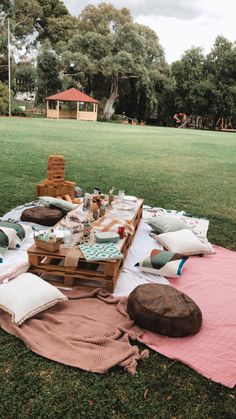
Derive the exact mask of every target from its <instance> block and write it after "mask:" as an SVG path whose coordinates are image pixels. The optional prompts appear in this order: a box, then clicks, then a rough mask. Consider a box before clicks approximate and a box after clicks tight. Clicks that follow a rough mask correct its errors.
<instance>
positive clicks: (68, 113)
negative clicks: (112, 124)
mask: <svg viewBox="0 0 236 419" xmlns="http://www.w3.org/2000/svg"><path fill="white" fill-rule="evenodd" d="M46 104H47V118H55V119H61V118H62V119H77V120H82V121H97V107H98V105H97V104H98V101H97V100H96V99H94V98H93V97H90V96H88V95H86V94H85V93H83V92H80V91H79V90H77V89H74V88H72V89H68V90H65V91H64V92H60V93H56V94H55V95H52V96H48V97H47V98H46Z"/></svg>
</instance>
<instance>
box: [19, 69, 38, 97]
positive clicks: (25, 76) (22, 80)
mask: <svg viewBox="0 0 236 419" xmlns="http://www.w3.org/2000/svg"><path fill="white" fill-rule="evenodd" d="M35 88H36V68H35V66H34V65H33V64H31V63H30V62H20V63H19V64H18V65H17V66H16V90H17V91H18V92H21V93H22V92H34V91H35Z"/></svg>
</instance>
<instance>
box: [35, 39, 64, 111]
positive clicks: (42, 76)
mask: <svg viewBox="0 0 236 419" xmlns="http://www.w3.org/2000/svg"><path fill="white" fill-rule="evenodd" d="M59 72H60V63H59V59H58V57H57V55H56V53H55V51H54V50H53V49H52V48H51V45H50V43H49V42H46V43H45V44H44V45H43V47H42V50H41V52H40V53H39V55H38V61H37V85H38V89H37V95H36V102H37V103H38V102H43V101H44V99H45V98H46V97H47V96H49V95H51V94H54V93H57V92H58V91H59V90H60V89H61V86H62V83H61V80H60V77H59Z"/></svg>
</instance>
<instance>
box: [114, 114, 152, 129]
mask: <svg viewBox="0 0 236 419" xmlns="http://www.w3.org/2000/svg"><path fill="white" fill-rule="evenodd" d="M116 116H118V117H120V118H121V122H122V124H127V125H128V124H131V125H138V120H137V119H136V118H130V117H129V116H126V115H124V114H123V115H119V114H116ZM140 125H141V126H144V125H145V122H144V121H141V122H140Z"/></svg>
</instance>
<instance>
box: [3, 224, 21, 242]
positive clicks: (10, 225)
mask: <svg viewBox="0 0 236 419" xmlns="http://www.w3.org/2000/svg"><path fill="white" fill-rule="evenodd" d="M0 227H8V228H14V230H15V231H16V234H17V236H18V237H19V239H20V240H23V239H24V238H25V229H24V227H23V226H22V225H21V224H18V223H11V222H9V221H0Z"/></svg>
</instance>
